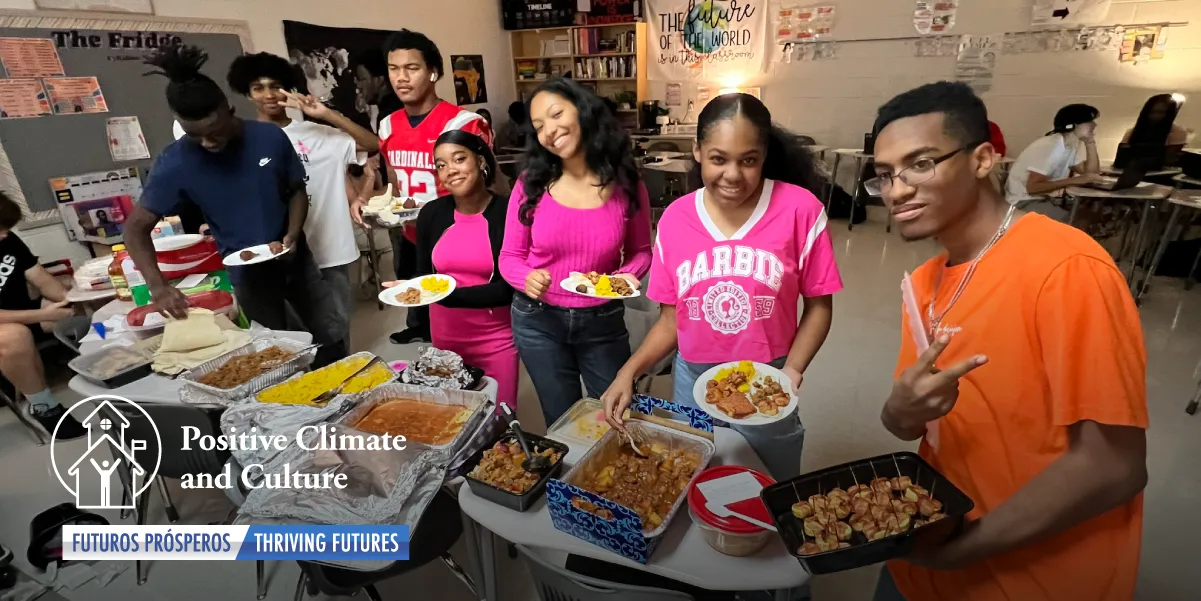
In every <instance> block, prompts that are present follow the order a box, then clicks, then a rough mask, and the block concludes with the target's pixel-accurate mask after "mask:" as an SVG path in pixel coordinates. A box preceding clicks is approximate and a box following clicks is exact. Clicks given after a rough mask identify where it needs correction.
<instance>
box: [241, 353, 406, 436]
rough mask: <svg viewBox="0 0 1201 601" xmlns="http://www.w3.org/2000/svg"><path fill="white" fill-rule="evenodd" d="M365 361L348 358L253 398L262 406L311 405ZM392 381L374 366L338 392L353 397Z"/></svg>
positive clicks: (385, 371) (385, 370)
mask: <svg viewBox="0 0 1201 601" xmlns="http://www.w3.org/2000/svg"><path fill="white" fill-rule="evenodd" d="M369 361H371V357H368V356H363V355H358V356H354V355H352V356H350V357H347V358H345V359H342V360H341V361H338V362H335V363H331V364H329V365H327V366H325V367H322V368H321V369H318V370H315V371H311V372H309V373H307V374H304V375H301V376H299V377H295V378H292V379H290V380H287V381H285V382H281V383H279V384H276V385H275V386H272V387H270V388H267V389H265V390H263V391H262V392H260V393H258V395H257V396H256V397H255V398H257V399H258V400H259V401H260V402H263V403H284V404H291V405H307V404H310V403H312V401H313V399H315V398H317V397H319V396H321V395H322V394H324V393H326V392H329V391H331V390H333V389H335V388H337V387H338V386H339V385H341V384H342V381H343V380H345V379H346V378H349V377H350V376H352V375H353V374H354V372H356V371H358V370H360V369H362V368H363V367H364V366H365V365H367V363H368V362H369ZM394 377H396V374H395V373H393V372H392V370H391V369H390V368H389V367H388V366H387V365H381V364H376V365H373V366H371V367H369V368H368V369H367V371H365V372H363V373H361V374H359V375H357V376H355V377H354V378H352V379H351V380H350V381H349V382H347V383H346V386H345V387H344V388H342V393H343V394H354V393H356V392H363V391H364V390H371V389H372V388H375V387H376V386H379V385H380V384H383V383H385V382H388V381H389V380H391V379H393V378H394ZM406 434H407V433H406Z"/></svg>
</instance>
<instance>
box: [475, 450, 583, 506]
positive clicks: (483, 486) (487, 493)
mask: <svg viewBox="0 0 1201 601" xmlns="http://www.w3.org/2000/svg"><path fill="white" fill-rule="evenodd" d="M525 436H526V438H528V439H529V441H530V444H532V445H534V452H538V451H541V450H543V449H545V448H546V447H551V448H553V449H555V450H557V451H559V452H560V453H562V455H561V456H560V457H559V461H558V462H556V463H555V464H554V465H552V466H551V468H550V469H549V470H547V472H546V473H545V474H543V475H542V477H541V478H539V479H538V481H537V482H536V483H534V485H533V486H531V487H530V489H529V490H527V491H525V492H524V493H522V494H516V493H511V492H509V491H507V490H504V489H500V488H497V487H495V486H492V485H491V484H488V483H487V482H482V481H480V480H476V479H475V478H472V477H471V476H470V475H467V476H465V477H466V478H467V485H468V486H470V487H471V492H473V493H475V494H476V496H478V497H480V498H482V499H487V500H489V501H492V502H493V503H496V504H497V505H501V506H504V507H508V508H509V509H512V510H513V511H525V510H526V509H529V508H530V506H531V505H533V504H534V501H537V500H538V497H541V496H542V493H543V492H545V491H546V483H547V481H549V480H550V479H551V478H558V477H559V474H561V473H562V472H563V460H564V459H567V445H565V444H563V443H561V442H559V441H557V440H551V439H549V438H545V437H543V436H537V435H534V434H530V433H528V432H527V433H526V435H525ZM502 440H503V441H506V442H510V443H514V444H516V443H517V439H516V438H515V437H514V436H513V432H512V431H510V430H506V431H505V433H504V435H502V436H501V437H500V438H498V439H497V440H496V442H500V441H502ZM496 442H493V443H492V444H490V445H488V446H487V447H484V448H483V449H481V450H480V451H479V452H477V453H476V454H475V455H472V456H471V459H469V460H468V461H467V464H466V465H465V466H464V468H463V469H464V470H466V472H467V473H468V474H470V472H471V470H473V469H475V466H477V465H479V464H480V460H481V459H483V458H484V451H487V450H488V449H491V448H492V447H494V446H496Z"/></svg>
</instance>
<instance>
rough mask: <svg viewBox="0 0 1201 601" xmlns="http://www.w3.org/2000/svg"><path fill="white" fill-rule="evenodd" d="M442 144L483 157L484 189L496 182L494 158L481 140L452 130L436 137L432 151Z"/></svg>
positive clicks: (463, 132) (470, 134)
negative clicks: (453, 145)
mask: <svg viewBox="0 0 1201 601" xmlns="http://www.w3.org/2000/svg"><path fill="white" fill-rule="evenodd" d="M443 144H457V145H459V146H462V147H463V148H466V149H467V150H470V151H471V152H474V153H475V154H477V155H479V156H481V157H484V165H486V166H487V171H485V172H484V187H486V188H487V187H491V186H492V182H494V181H496V157H495V156H493V155H492V149H490V148H488V145H487V144H485V143H484V140H483V138H480V137H479V136H477V135H475V134H473V133H471V132H466V131H463V130H461V129H452V130H450V131H444V132H442V135H440V136H438V139H437V140H436V141H435V142H434V150H437V149H438V147H439V146H441V145H443Z"/></svg>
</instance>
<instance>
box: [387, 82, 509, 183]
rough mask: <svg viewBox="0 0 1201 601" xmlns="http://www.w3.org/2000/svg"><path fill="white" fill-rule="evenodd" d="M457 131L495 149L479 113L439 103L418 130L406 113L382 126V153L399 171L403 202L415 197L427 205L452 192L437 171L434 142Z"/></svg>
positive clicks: (399, 114)
mask: <svg viewBox="0 0 1201 601" xmlns="http://www.w3.org/2000/svg"><path fill="white" fill-rule="evenodd" d="M453 129H461V130H463V131H466V132H469V133H473V134H475V135H477V136H479V137H481V138H483V139H484V142H487V143H488V145H489V146H491V145H492V128H491V126H489V125H488V122H487V121H485V120H484V118H483V117H481V116H480V115H479V114H478V113H475V112H472V111H469V110H466V109H463V108H460V107H457V106H455V105H453V104H451V103H449V102H446V101H445V100H443V101H441V102H439V103H438V104H437V105H436V106H435V107H434V109H433V110H432V111H430V113H429V114H428V115H426V116H425V119H422V121H421V123H419V124H417V127H412V126H410V125H409V116H408V114H407V113H405V111H403V110H401V111H396V112H394V113H392V114H391V115H389V116H388V118H387V119H385V120H384V121H382V122H381V123H380V126H379V139H380V151H381V152H383V153H384V157H385V158H386V159H387V161H388V164H389V165H391V166H392V169H393V170H394V171H396V181H397V186H398V187H399V188H400V189H399V190H395V191H394V192H393V193H394V194H396V195H397V196H399V197H401V198H408V197H412V198H413V199H414V200H416V201H417V203H418V204H424V203H426V202H429V201H431V200H433V199H435V198H438V197H439V196H446V195H447V194H449V192H447V191H446V189H445V188H443V187H442V182H439V181H438V175H437V171H436V170H435V169H434V142H436V141H437V140H438V136H440V135H442V132H445V131H450V130H453Z"/></svg>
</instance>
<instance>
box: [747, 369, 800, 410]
mask: <svg viewBox="0 0 1201 601" xmlns="http://www.w3.org/2000/svg"><path fill="white" fill-rule="evenodd" d="M790 401H791V397H790V396H789V394H788V393H787V392H785V391H784V387H783V386H781V385H780V383H779V382H777V381H776V380H775V378H773V377H771V376H767V377H765V378H763V381H762V382H754V383H752V384H751V403H753V404H754V405H755V407H756V408H758V409H759V412H760V413H762V414H764V415H775V414H777V413H779V412H780V408H781V407H787V406H788V403H789V402H790Z"/></svg>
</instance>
